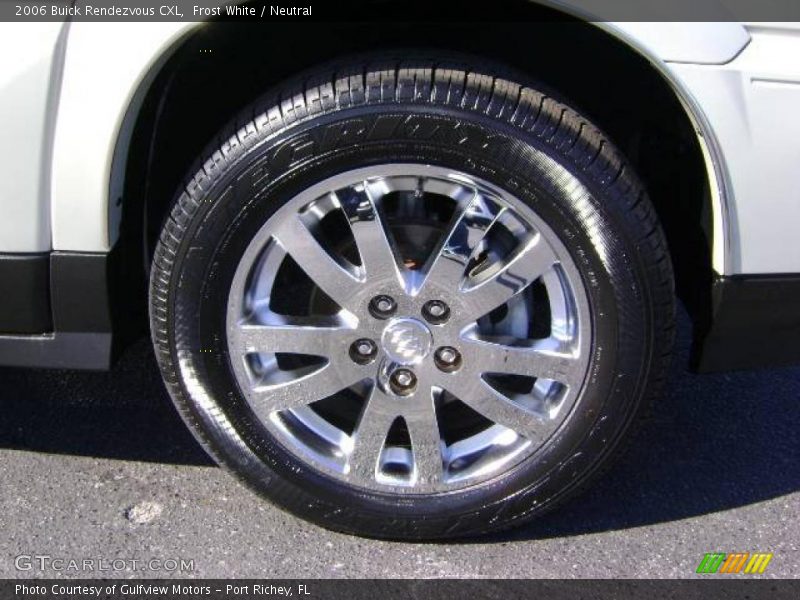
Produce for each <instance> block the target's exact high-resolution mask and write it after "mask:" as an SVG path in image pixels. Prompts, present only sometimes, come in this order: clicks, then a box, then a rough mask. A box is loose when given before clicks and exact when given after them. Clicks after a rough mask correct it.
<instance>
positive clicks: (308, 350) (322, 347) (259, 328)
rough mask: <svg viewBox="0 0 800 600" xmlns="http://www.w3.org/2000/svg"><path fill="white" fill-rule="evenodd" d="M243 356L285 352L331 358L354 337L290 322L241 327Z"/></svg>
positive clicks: (348, 331)
mask: <svg viewBox="0 0 800 600" xmlns="http://www.w3.org/2000/svg"><path fill="white" fill-rule="evenodd" d="M235 335H236V337H237V338H238V345H239V348H240V350H241V352H242V353H243V354H249V353H251V352H286V353H291V354H307V355H310V356H322V357H328V356H329V355H331V354H332V353H333V352H338V350H339V348H338V347H339V346H340V345H341V344H346V343H347V342H348V341H349V340H351V339H352V338H353V330H352V329H348V328H345V327H317V326H313V325H305V324H301V323H296V324H292V323H291V322H287V323H286V324H280V325H242V326H240V327H239V330H238V332H237V333H236V334H235Z"/></svg>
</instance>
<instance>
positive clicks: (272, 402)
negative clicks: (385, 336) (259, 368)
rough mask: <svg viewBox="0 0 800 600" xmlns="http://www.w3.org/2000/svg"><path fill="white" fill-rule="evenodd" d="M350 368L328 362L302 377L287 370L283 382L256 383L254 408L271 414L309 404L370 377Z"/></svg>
mask: <svg viewBox="0 0 800 600" xmlns="http://www.w3.org/2000/svg"><path fill="white" fill-rule="evenodd" d="M346 367H347V368H341V367H340V368H337V367H336V364H335V363H333V362H328V363H326V364H325V365H324V366H322V367H319V368H317V369H316V370H313V367H312V368H311V369H312V371H311V372H310V373H306V374H303V375H300V376H299V377H292V375H291V372H286V377H287V379H285V380H283V381H280V380H278V381H274V382H269V383H263V384H256V385H255V386H254V387H253V388H252V392H253V393H252V396H253V399H254V405H255V406H254V408H255V409H256V410H259V411H261V412H266V413H267V414H271V413H273V412H275V411H278V410H289V409H292V408H295V407H298V406H306V405H308V404H311V403H313V402H316V401H318V400H322V399H324V398H328V397H329V396H332V395H334V394H335V393H337V392H341V391H342V390H344V389H346V388H349V387H350V386H352V385H355V384H356V383H358V382H359V381H360V380H362V379H363V378H364V377H365V376H366V374H365V373H363V372H361V371H360V370H359V369H357V368H354V367H350V366H349V365H346Z"/></svg>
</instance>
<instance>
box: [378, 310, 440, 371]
mask: <svg viewBox="0 0 800 600" xmlns="http://www.w3.org/2000/svg"><path fill="white" fill-rule="evenodd" d="M381 345H382V346H383V351H384V352H385V353H386V355H387V356H388V357H389V358H390V359H391V360H392V361H393V362H396V363H398V364H401V365H415V364H417V363H419V362H420V361H421V360H422V359H423V358H425V357H426V356H427V355H428V354H429V353H430V351H431V346H433V336H432V335H431V332H430V330H429V329H428V328H427V327H426V326H425V325H424V324H423V323H422V322H421V321H417V320H416V319H392V320H391V321H390V322H389V324H388V325H387V326H386V328H385V329H384V330H383V335H382V336H381Z"/></svg>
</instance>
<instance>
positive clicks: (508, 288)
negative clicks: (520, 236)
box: [462, 235, 557, 322]
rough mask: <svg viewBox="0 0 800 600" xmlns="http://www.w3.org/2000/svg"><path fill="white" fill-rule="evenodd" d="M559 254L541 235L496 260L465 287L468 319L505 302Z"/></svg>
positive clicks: (465, 315) (550, 265) (553, 261)
mask: <svg viewBox="0 0 800 600" xmlns="http://www.w3.org/2000/svg"><path fill="white" fill-rule="evenodd" d="M556 261H557V258H556V256H555V254H554V253H553V250H552V248H550V247H549V245H548V244H547V243H546V242H545V241H544V239H543V238H542V236H541V235H536V236H532V237H531V238H530V239H528V240H527V241H526V242H523V243H522V244H521V245H520V247H519V248H517V249H516V251H514V252H513V253H512V255H511V256H510V257H508V258H507V259H505V260H503V261H501V262H500V263H499V264H493V265H491V266H490V267H488V268H487V269H486V271H484V272H482V273H480V275H478V276H477V277H476V281H475V282H474V283H471V284H470V285H469V286H468V287H466V288H464V289H463V290H462V291H463V293H464V302H465V304H466V306H467V307H468V311H467V312H465V313H464V314H463V315H462V317H463V319H465V320H466V321H467V322H468V321H474V320H476V319H478V318H480V317H482V316H483V315H486V314H488V313H490V312H491V311H493V310H494V309H495V308H497V307H498V306H502V305H503V304H505V303H506V302H508V301H509V300H511V298H513V297H514V296H516V295H517V294H518V293H520V292H521V291H522V290H524V289H525V288H526V287H528V286H529V285H530V284H531V283H533V282H534V281H536V280H537V279H538V278H539V277H541V276H542V275H544V273H545V272H547V270H548V269H549V268H551V267H552V266H553V265H554V264H555V262H556Z"/></svg>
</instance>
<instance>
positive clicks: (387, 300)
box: [369, 295, 397, 319]
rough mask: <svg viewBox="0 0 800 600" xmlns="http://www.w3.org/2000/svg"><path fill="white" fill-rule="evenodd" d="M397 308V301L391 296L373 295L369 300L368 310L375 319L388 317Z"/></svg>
mask: <svg viewBox="0 0 800 600" xmlns="http://www.w3.org/2000/svg"><path fill="white" fill-rule="evenodd" d="M396 310H397V302H395V301H394V298H392V297H391V296H384V295H381V296H375V297H374V298H373V299H372V300H370V302H369V312H370V313H371V314H372V316H373V317H375V318H376V319H388V318H389V317H391V316H392V315H393V314H394V312H395V311H396Z"/></svg>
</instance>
